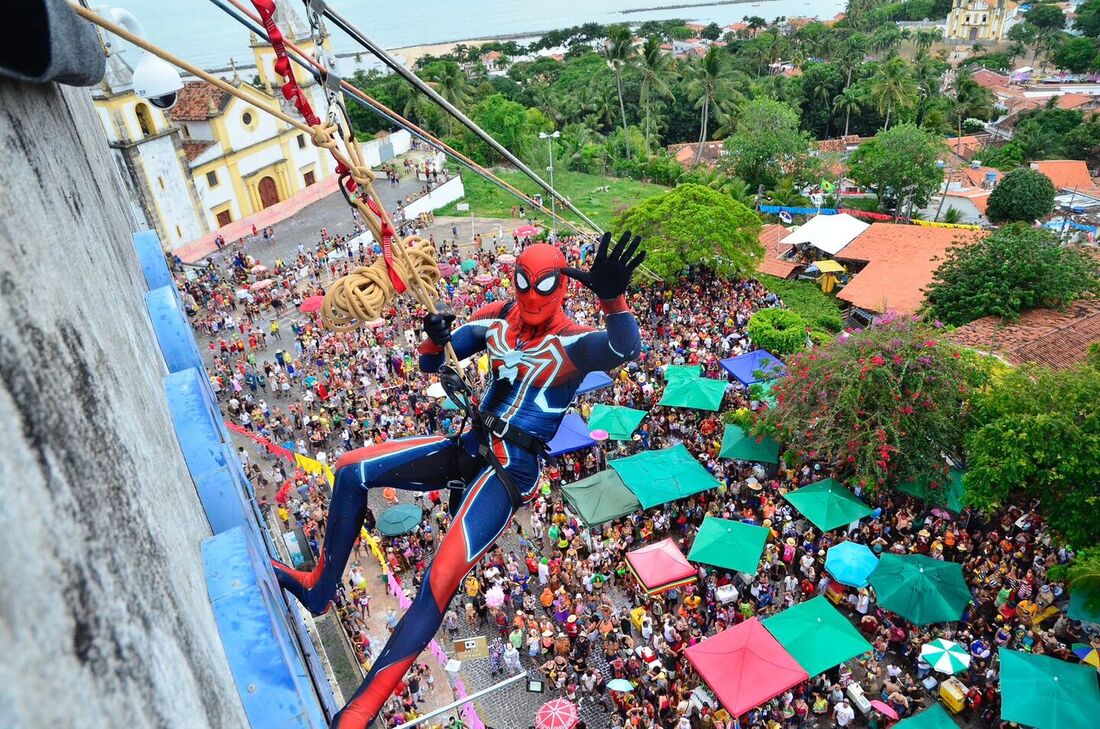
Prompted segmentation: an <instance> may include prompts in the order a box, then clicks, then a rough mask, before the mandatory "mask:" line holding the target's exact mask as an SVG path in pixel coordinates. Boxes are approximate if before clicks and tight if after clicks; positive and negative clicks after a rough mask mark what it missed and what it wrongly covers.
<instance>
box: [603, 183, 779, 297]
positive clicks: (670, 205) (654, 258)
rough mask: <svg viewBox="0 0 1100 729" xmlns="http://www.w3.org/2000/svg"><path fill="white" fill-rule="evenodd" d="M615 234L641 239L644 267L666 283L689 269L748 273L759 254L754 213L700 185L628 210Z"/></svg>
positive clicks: (723, 273)
mask: <svg viewBox="0 0 1100 729" xmlns="http://www.w3.org/2000/svg"><path fill="white" fill-rule="evenodd" d="M614 230H615V235H616V236H618V235H619V234H620V233H622V232H623V231H625V230H629V231H631V232H633V233H635V234H637V235H640V236H641V237H642V247H643V248H644V249H645V251H646V253H647V258H646V267H647V268H649V269H650V270H652V271H653V272H655V273H656V274H657V275H659V276H661V277H662V278H664V279H666V280H669V281H671V280H674V279H676V277H678V276H680V274H682V273H683V272H684V271H685V270H686V269H688V268H689V267H693V266H704V267H706V268H709V269H711V270H713V271H715V272H716V273H717V274H718V275H720V276H725V277H730V278H732V277H735V276H739V275H741V274H744V273H747V272H750V271H753V270H754V269H755V268H756V264H757V262H759V261H760V259H761V258H762V257H763V255H764V249H763V246H761V245H760V241H759V240H758V236H759V234H760V218H759V217H757V215H756V213H755V212H753V211H752V210H751V209H750V208H748V207H747V206H745V205H743V204H741V203H739V202H737V201H736V200H734V199H733V198H731V197H729V196H728V195H723V194H722V193H720V192H718V191H717V190H711V189H710V188H707V187H703V186H702V185H695V184H687V185H680V186H679V187H677V188H675V189H673V190H670V191H668V192H666V193H664V194H662V195H658V196H656V197H652V198H650V199H648V200H645V201H643V202H640V203H638V204H637V205H635V206H633V207H631V208H628V209H627V210H625V211H623V213H622V214H621V215H620V216H619V217H617V218H616V219H615V224H614Z"/></svg>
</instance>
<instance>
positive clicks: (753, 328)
mask: <svg viewBox="0 0 1100 729" xmlns="http://www.w3.org/2000/svg"><path fill="white" fill-rule="evenodd" d="M749 336H750V337H752V342H753V344H755V345H756V346H758V347H760V348H761V349H766V350H768V351H769V352H771V353H772V354H775V355H778V356H780V357H785V356H786V355H789V354H794V353H795V352H799V351H801V350H803V349H805V347H806V320H805V319H803V318H802V316H800V315H799V314H798V313H796V312H794V311H791V310H790V309H777V308H772V309H763V310H761V311H758V312H756V313H755V314H753V315H752V319H750V320H749Z"/></svg>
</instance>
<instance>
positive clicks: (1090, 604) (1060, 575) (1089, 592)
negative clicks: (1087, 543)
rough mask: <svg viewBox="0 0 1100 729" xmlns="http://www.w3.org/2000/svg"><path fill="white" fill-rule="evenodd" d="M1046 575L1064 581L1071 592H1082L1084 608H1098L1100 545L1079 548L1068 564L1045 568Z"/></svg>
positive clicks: (1092, 609)
mask: <svg viewBox="0 0 1100 729" xmlns="http://www.w3.org/2000/svg"><path fill="white" fill-rule="evenodd" d="M1047 577H1048V578H1049V579H1051V580H1063V581H1065V583H1066V584H1067V585H1069V589H1070V592H1071V593H1077V592H1078V591H1080V592H1081V593H1082V594H1084V596H1085V609H1086V610H1091V611H1096V610H1100V546H1092V547H1086V548H1085V549H1079V550H1078V551H1077V553H1076V555H1074V557H1073V561H1072V562H1070V563H1069V564H1066V565H1055V566H1053V567H1051V568H1050V569H1049V570H1047Z"/></svg>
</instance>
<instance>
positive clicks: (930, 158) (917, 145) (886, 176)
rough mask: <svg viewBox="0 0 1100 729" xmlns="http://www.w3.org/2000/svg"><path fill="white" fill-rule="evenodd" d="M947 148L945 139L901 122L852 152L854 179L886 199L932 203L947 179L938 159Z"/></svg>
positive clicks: (917, 205) (850, 167) (850, 164)
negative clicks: (941, 184)
mask: <svg viewBox="0 0 1100 729" xmlns="http://www.w3.org/2000/svg"><path fill="white" fill-rule="evenodd" d="M945 150H946V146H945V145H944V143H943V141H942V140H941V139H940V138H939V137H937V136H935V135H934V134H932V133H931V132H928V131H925V130H924V129H921V128H920V127H917V126H915V125H913V124H898V125H897V126H895V127H894V128H893V129H890V130H888V131H885V132H880V133H878V134H876V135H875V138H874V139H872V140H871V141H870V142H867V143H866V144H863V145H860V147H859V148H858V149H856V150H855V151H854V152H852V156H851V158H850V159H849V164H848V168H849V169H850V170H851V171H852V178H853V179H854V180H855V181H856V182H857V183H858V184H860V185H863V186H864V187H868V188H870V189H872V190H874V191H875V194H876V195H878V198H879V202H880V203H881V202H882V201H884V200H894V201H897V202H898V204H899V207H900V204H901V202H903V201H904V200H907V199H911V200H912V202H913V205H914V206H915V207H923V206H924V205H926V204H928V199H929V197H931V195H932V193H933V192H935V191H936V190H938V189H939V186H940V183H941V182H942V181H943V170H942V169H940V168H939V167H938V166H937V165H936V162H937V161H938V160H939V158H940V156H941V155H942V154H943V152H944V151H945Z"/></svg>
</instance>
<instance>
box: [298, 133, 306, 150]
mask: <svg viewBox="0 0 1100 729" xmlns="http://www.w3.org/2000/svg"><path fill="white" fill-rule="evenodd" d="M305 148H306V135H304V134H299V135H298V149H305Z"/></svg>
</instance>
